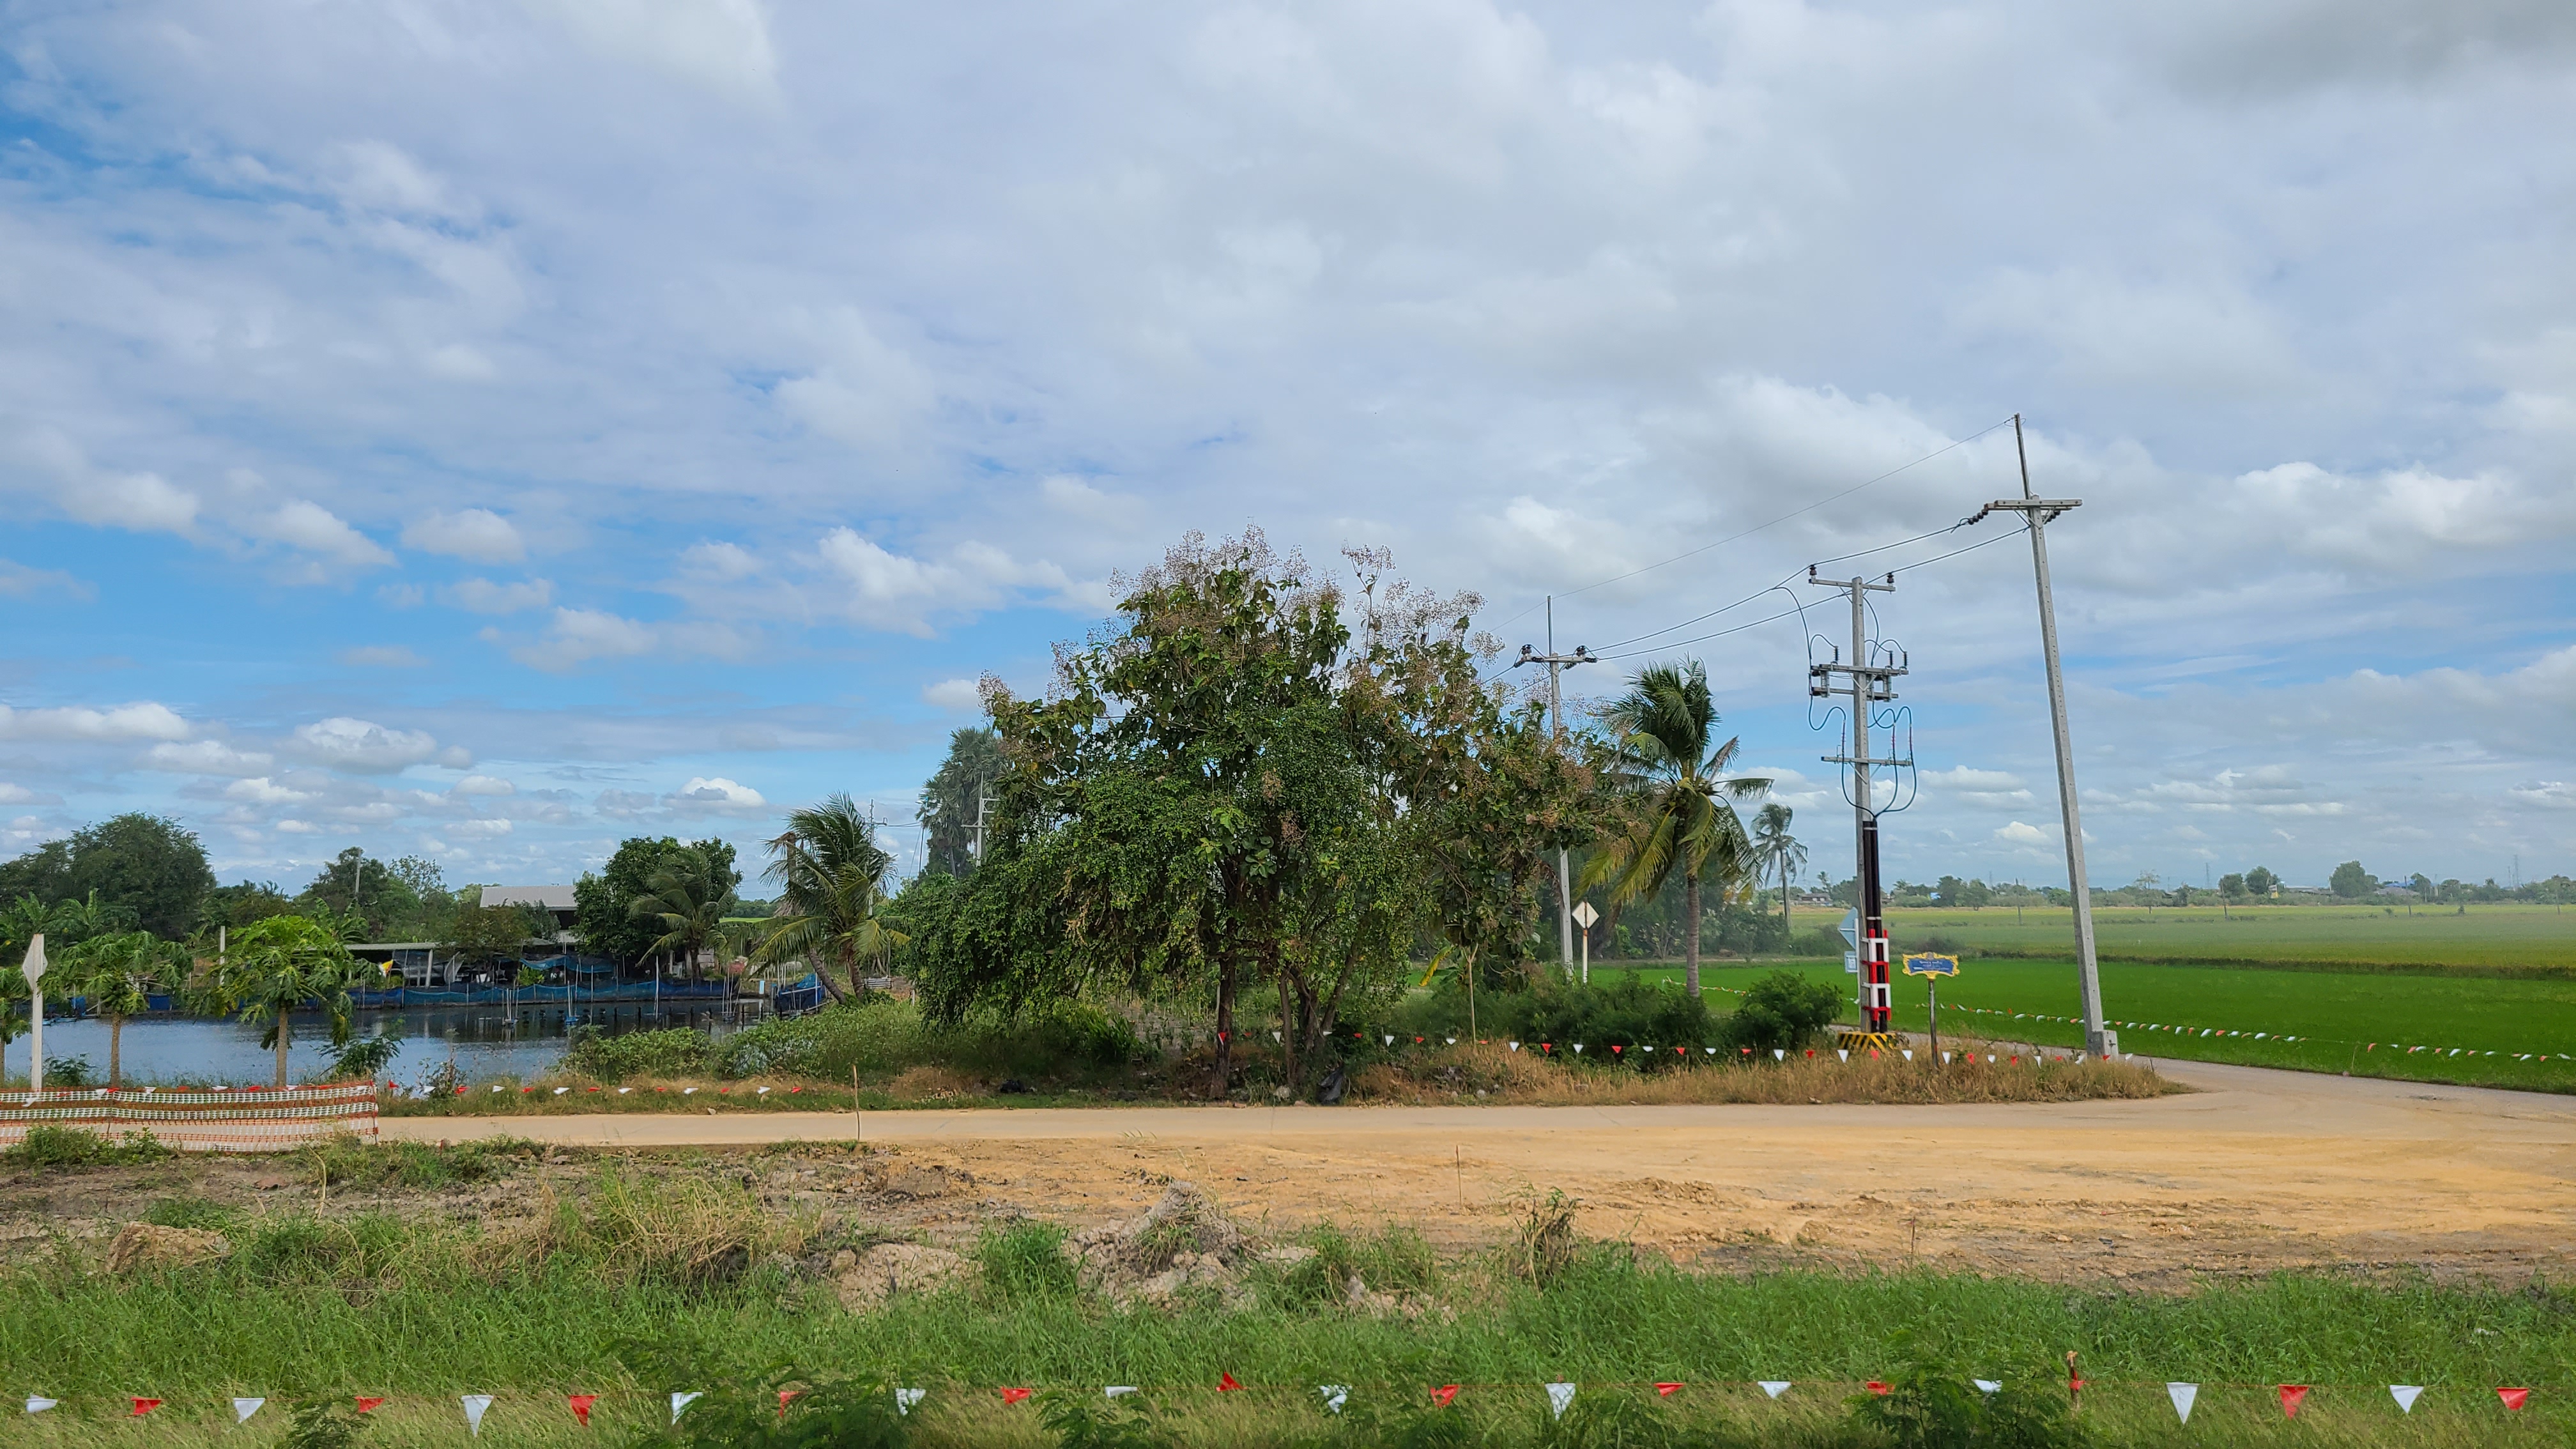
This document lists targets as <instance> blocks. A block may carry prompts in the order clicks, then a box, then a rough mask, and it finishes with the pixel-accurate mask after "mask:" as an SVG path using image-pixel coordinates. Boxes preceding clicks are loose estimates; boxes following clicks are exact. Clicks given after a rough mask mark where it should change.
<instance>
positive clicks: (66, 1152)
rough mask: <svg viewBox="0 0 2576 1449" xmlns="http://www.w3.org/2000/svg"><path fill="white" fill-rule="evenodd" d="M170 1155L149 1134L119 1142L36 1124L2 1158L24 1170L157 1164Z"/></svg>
mask: <svg viewBox="0 0 2576 1449" xmlns="http://www.w3.org/2000/svg"><path fill="white" fill-rule="evenodd" d="M171 1155H173V1154H172V1151H171V1149H170V1148H167V1147H164V1146H162V1145H161V1141H160V1139H159V1138H156V1137H154V1136H153V1135H152V1134H151V1133H149V1132H136V1133H134V1134H132V1135H130V1136H128V1137H127V1138H126V1139H125V1140H124V1141H122V1142H119V1141H117V1140H115V1139H114V1138H111V1137H107V1136H104V1135H102V1134H100V1133H97V1132H84V1131H82V1130H81V1129H80V1128H77V1127H57V1126H54V1125H53V1124H51V1123H40V1124H38V1125H36V1126H33V1127H30V1128H28V1129H27V1136H26V1140H25V1141H23V1142H21V1143H19V1144H18V1145H17V1146H15V1147H12V1148H10V1149H9V1150H8V1151H7V1152H5V1153H0V1157H6V1158H8V1159H9V1160H10V1161H12V1162H16V1163H18V1164H20V1165H21V1166H25V1167H113V1166H116V1165H118V1164H121V1163H135V1162H159V1161H161V1160H162V1159H163V1158H166V1157H169V1156H171Z"/></svg>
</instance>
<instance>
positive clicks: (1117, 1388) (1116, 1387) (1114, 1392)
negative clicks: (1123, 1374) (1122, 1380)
mask: <svg viewBox="0 0 2576 1449" xmlns="http://www.w3.org/2000/svg"><path fill="white" fill-rule="evenodd" d="M1100 1392H1101V1393H1102V1394H1104V1395H1106V1396H1107V1397H1109V1398H1113V1399H1114V1398H1116V1397H1118V1396H1119V1395H1120V1394H1132V1393H1134V1392H1136V1386H1135V1385H1134V1384H1111V1385H1110V1386H1109V1387H1107V1388H1105V1389H1102V1390H1101V1391H1100Z"/></svg>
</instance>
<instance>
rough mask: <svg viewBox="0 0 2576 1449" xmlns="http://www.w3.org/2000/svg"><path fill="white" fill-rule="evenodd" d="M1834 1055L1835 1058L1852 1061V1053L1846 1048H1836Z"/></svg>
mask: <svg viewBox="0 0 2576 1449" xmlns="http://www.w3.org/2000/svg"><path fill="white" fill-rule="evenodd" d="M1834 1055H1835V1056H1838V1057H1841V1058H1842V1059H1843V1060H1844V1061H1850V1060H1851V1052H1850V1051H1849V1050H1848V1049H1847V1048H1844V1047H1836V1048H1834Z"/></svg>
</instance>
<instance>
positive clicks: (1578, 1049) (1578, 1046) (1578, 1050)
mask: <svg viewBox="0 0 2576 1449" xmlns="http://www.w3.org/2000/svg"><path fill="white" fill-rule="evenodd" d="M1574 1054H1575V1055H1576V1056H1578V1057H1579V1056H1581V1055H1583V1043H1581V1042H1576V1043H1575V1044H1574Z"/></svg>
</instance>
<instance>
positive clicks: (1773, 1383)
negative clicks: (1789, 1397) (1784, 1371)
mask: <svg viewBox="0 0 2576 1449" xmlns="http://www.w3.org/2000/svg"><path fill="white" fill-rule="evenodd" d="M1761 1383H1762V1392H1764V1393H1766V1394H1769V1395H1770V1396H1771V1397H1773V1398H1775V1399H1776V1398H1778V1397H1780V1396H1781V1395H1782V1394H1785V1393H1787V1392H1789V1381H1788V1380H1787V1379H1764V1380H1762V1381H1761Z"/></svg>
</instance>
